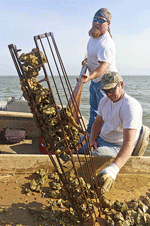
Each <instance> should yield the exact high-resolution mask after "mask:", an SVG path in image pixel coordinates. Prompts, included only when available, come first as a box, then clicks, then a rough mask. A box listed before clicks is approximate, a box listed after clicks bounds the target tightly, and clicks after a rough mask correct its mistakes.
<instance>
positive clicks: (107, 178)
mask: <svg viewBox="0 0 150 226" xmlns="http://www.w3.org/2000/svg"><path fill="white" fill-rule="evenodd" d="M118 172H119V167H118V166H117V165H115V164H114V163H111V164H110V166H108V167H106V168H105V169H103V170H102V171H101V172H100V173H99V174H98V176H97V180H98V185H99V187H100V189H101V195H105V194H106V193H107V192H109V190H110V188H111V187H112V186H113V185H114V182H115V179H116V176H117V174H118Z"/></svg>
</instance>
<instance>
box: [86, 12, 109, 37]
mask: <svg viewBox="0 0 150 226" xmlns="http://www.w3.org/2000/svg"><path fill="white" fill-rule="evenodd" d="M109 24H110V22H108V21H107V20H106V19H105V18H104V17H100V16H95V17H94V18H93V22H92V28H91V30H90V31H89V35H90V36H92V37H93V38H98V37H99V36H101V35H103V34H105V33H106V31H107V30H108V26H109Z"/></svg>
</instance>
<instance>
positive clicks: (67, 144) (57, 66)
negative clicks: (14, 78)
mask: <svg viewBox="0 0 150 226" xmlns="http://www.w3.org/2000/svg"><path fill="white" fill-rule="evenodd" d="M34 41H35V45H36V48H35V49H34V50H32V51H31V52H29V53H28V54H26V56H35V55H36V56H38V64H36V65H33V66H32V67H31V65H30V66H29V67H28V70H29V69H32V71H34V70H36V71H38V70H40V68H42V69H43V72H44V75H43V76H42V79H40V80H37V79H38V73H37V75H36V76H29V74H28V72H26V71H25V67H26V66H27V63H26V62H22V60H21V55H19V52H20V51H21V50H20V49H17V47H16V46H15V45H13V44H11V45H8V47H9V50H10V54H11V56H12V59H13V62H14V64H15V67H16V70H17V73H18V75H19V78H20V82H21V85H22V89H23V93H24V95H25V97H26V99H27V100H28V103H29V105H30V109H31V112H32V113H33V117H34V120H35V122H36V125H37V128H38V131H39V134H40V136H41V139H42V142H43V144H44V147H45V149H46V151H47V154H48V156H49V158H50V160H51V162H52V164H53V165H54V168H55V170H56V171H57V173H58V175H59V177H60V179H61V181H62V183H63V186H64V188H65V189H66V191H67V192H68V195H69V199H70V201H71V203H72V206H73V207H74V208H75V210H76V212H77V215H78V218H79V220H80V222H81V223H86V222H90V225H94V224H95V222H96V221H98V219H99V217H100V216H101V201H100V200H101V198H100V194H99V190H98V184H97V180H96V175H95V166H94V162H93V158H92V156H91V150H90V148H88V150H89V152H88V155H87V154H86V152H85V150H84V154H83V155H82V156H81V155H79V154H78V149H79V146H80V147H83V149H84V143H83V142H84V141H82V139H81V135H82V134H81V133H80V130H79V129H76V128H75V127H74V126H73V124H70V122H69V120H68V112H67V110H66V107H64V105H67V106H68V109H69V117H70V118H71V119H73V115H72V111H71V107H70V105H69V100H70V98H71V102H72V105H73V106H74V108H75V111H76V115H77V116H78V123H79V127H80V129H81V130H82V131H85V125H84V120H83V118H82V115H81V112H80V109H79V106H78V105H77V103H76V98H75V96H74V93H73V89H72V87H71V84H70V81H69V78H68V76H67V73H66V70H65V67H64V64H63V62H62V59H61V56H60V53H59V51H58V48H57V45H56V42H55V39H54V35H53V33H52V32H49V33H45V34H41V35H37V36H34ZM42 53H43V54H44V56H45V58H46V60H45V61H44V59H43V55H42ZM49 59H51V60H49ZM37 69H38V70H37ZM47 71H48V72H47ZM54 73H55V74H57V77H56V76H54ZM40 77H41V76H40ZM50 79H51V80H52V81H51V83H50ZM58 82H59V88H58ZM31 83H33V84H34V85H35V87H34V86H31ZM39 87H40V88H39ZM41 87H42V91H41V93H40V95H41V96H40V97H38V98H41V99H40V100H43V101H46V100H47V102H48V101H49V102H48V104H47V103H46V102H44V104H43V105H42V107H44V109H46V111H47V112H48V110H50V111H51V110H52V109H54V113H49V114H47V112H46V114H47V115H46V117H47V118H46V117H45V112H44V111H42V110H41V109H42V107H41V101H38V100H39V99H38V98H37V93H38V92H39V89H41ZM43 87H44V88H43ZM45 87H46V88H45ZM60 87H61V88H60ZM62 95H63V99H65V100H66V103H65V104H64V103H63V101H62V98H61V96H62ZM55 97H56V98H57V101H56V98H55ZM43 112H44V113H43ZM62 117H63V118H62ZM64 122H66V123H64ZM50 125H51V126H50ZM66 128H67V131H68V133H69V135H70V137H69V139H68V134H67V133H66ZM73 129H74V130H75V131H76V136H77V137H78V138H80V139H81V144H80V145H79V144H78V143H77V142H76V141H75V138H76V137H75V136H74V134H73ZM56 138H57V139H56ZM85 139H86V141H87V143H88V138H85ZM58 147H60V148H58ZM58 150H59V153H58ZM52 153H53V154H52ZM54 155H56V158H55V159H57V160H55V159H54V158H53V156H54ZM74 155H77V157H78V161H79V166H80V173H79V172H78V170H77V168H76V165H75V162H74ZM87 156H88V158H87ZM64 157H65V158H67V160H66V159H65V161H62V159H63V160H64ZM83 157H84V160H85V166H86V170H87V171H88V174H89V178H90V181H87V178H86V176H85V173H84V169H83V166H82V163H81V158H82V161H83ZM89 159H90V160H89ZM68 161H69V162H70V163H71V164H69V165H71V167H70V168H69V167H68V164H67V162H68ZM64 166H65V167H64ZM85 166H84V167H85ZM72 174H73V175H74V176H73V177H72V178H71V179H70V175H72ZM81 177H82V178H83V179H82V178H81ZM93 178H94V180H93ZM83 181H84V183H83ZM89 182H90V184H91V187H90V186H89ZM91 189H92V190H94V192H95V194H96V195H95V198H94V202H92V201H91V200H92V199H93V197H92V195H91ZM83 205H84V206H86V208H83Z"/></svg>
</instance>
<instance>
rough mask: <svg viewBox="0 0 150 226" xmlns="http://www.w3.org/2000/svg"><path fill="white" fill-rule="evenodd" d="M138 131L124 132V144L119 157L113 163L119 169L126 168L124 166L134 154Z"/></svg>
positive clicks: (129, 130)
mask: <svg viewBox="0 0 150 226" xmlns="http://www.w3.org/2000/svg"><path fill="white" fill-rule="evenodd" d="M136 131H137V130H136V129H124V130H123V144H122V146H121V149H120V151H119V153H118V155H117V157H116V158H115V159H114V161H113V163H114V164H116V165H117V166H118V167H119V169H121V168H122V167H123V166H124V164H125V163H126V162H127V161H128V159H129V158H130V156H131V154H132V152H133V149H134V145H135V137H136Z"/></svg>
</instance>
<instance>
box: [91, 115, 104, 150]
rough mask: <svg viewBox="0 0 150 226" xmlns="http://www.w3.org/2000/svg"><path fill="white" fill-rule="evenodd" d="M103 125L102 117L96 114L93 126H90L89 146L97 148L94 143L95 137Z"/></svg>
mask: <svg viewBox="0 0 150 226" xmlns="http://www.w3.org/2000/svg"><path fill="white" fill-rule="evenodd" d="M102 125H103V119H102V116H100V115H97V117H96V119H95V121H94V123H93V126H92V130H91V136H90V146H91V147H92V146H94V148H97V144H96V139H97V138H98V136H99V134H100V132H101V128H102Z"/></svg>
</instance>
